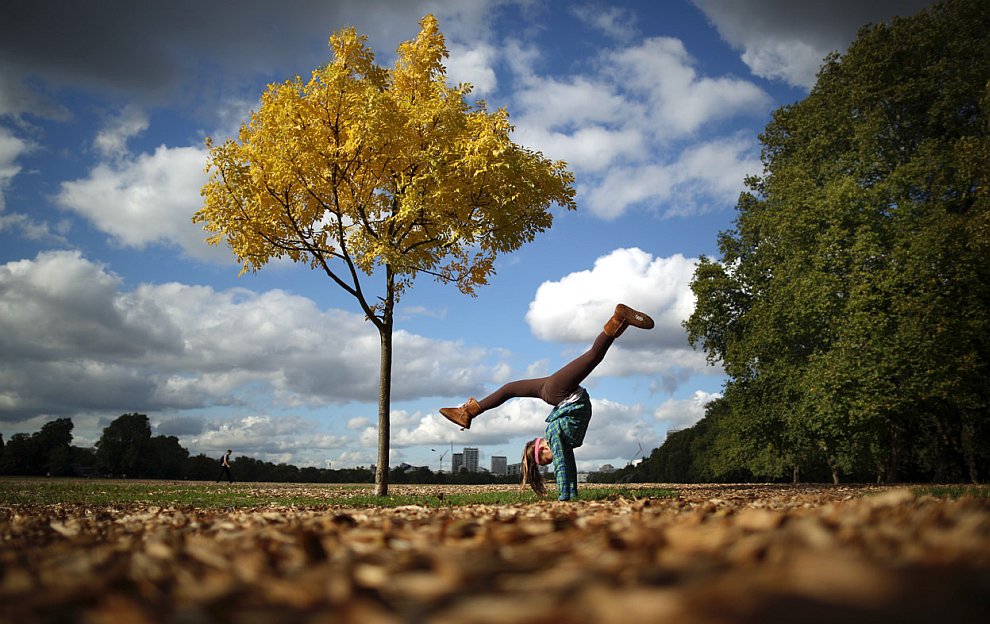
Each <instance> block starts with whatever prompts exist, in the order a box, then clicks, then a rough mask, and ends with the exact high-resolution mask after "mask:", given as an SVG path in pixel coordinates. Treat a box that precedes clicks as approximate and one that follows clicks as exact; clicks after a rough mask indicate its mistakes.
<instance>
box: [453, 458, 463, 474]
mask: <svg viewBox="0 0 990 624" xmlns="http://www.w3.org/2000/svg"><path fill="white" fill-rule="evenodd" d="M463 467H464V453H454V457H453V458H452V459H451V460H450V471H451V472H452V473H454V474H457V473H458V472H460V471H461V468H463Z"/></svg>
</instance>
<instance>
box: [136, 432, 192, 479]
mask: <svg viewBox="0 0 990 624" xmlns="http://www.w3.org/2000/svg"><path fill="white" fill-rule="evenodd" d="M188 459H189V451H187V450H186V449H184V448H183V447H182V445H180V444H179V439H178V438H177V437H175V436H163V435H157V436H155V437H153V438H151V439H150V440H148V454H147V456H146V457H145V467H144V474H146V475H147V476H149V477H153V478H156V479H180V478H182V477H183V470H184V468H185V465H186V460H188Z"/></svg>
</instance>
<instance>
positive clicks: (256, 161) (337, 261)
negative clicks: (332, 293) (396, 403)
mask: <svg viewBox="0 0 990 624" xmlns="http://www.w3.org/2000/svg"><path fill="white" fill-rule="evenodd" d="M420 27H421V29H420V33H419V35H418V36H417V37H416V39H415V40H413V41H408V42H406V43H403V44H402V45H401V46H399V49H398V58H397V60H396V62H395V65H394V67H393V68H391V69H387V68H383V67H380V66H378V65H377V64H375V59H374V55H373V54H372V52H371V50H370V49H369V48H368V47H367V45H366V37H364V36H359V35H358V34H357V32H356V31H355V30H354V29H353V28H345V29H343V30H340V31H339V32H337V33H335V34H334V35H332V36H331V37H330V47H331V49H332V51H333V58H332V59H331V61H330V62H329V63H328V64H327V65H325V66H323V67H320V68H319V69H317V70H315V71H314V72H313V75H312V78H311V79H310V80H309V81H308V82H304V81H303V80H302V79H301V78H299V77H296V78H295V79H292V80H288V81H286V82H284V83H281V84H272V85H269V86H268V88H267V90H266V91H265V93H264V94H263V95H262V98H261V105H260V108H259V110H258V111H257V112H254V113H252V114H251V118H250V120H249V121H248V122H247V123H246V124H244V125H243V126H242V127H241V131H240V136H239V139H240V140H239V141H235V140H232V139H228V140H227V141H225V142H224V143H222V144H219V145H217V144H214V143H213V142H211V141H210V140H207V146H208V147H209V148H210V159H209V164H208V166H207V172H208V173H209V174H210V178H209V181H208V182H207V183H206V185H205V186H204V187H203V189H202V195H203V197H204V204H203V207H202V208H201V209H200V210H199V211H198V212H196V214H195V215H194V217H193V221H194V222H197V223H202V224H203V228H204V229H205V230H206V231H208V232H211V233H212V234H211V236H210V237H209V238H208V239H207V241H208V242H209V243H210V244H213V245H216V244H220V243H221V242H223V241H226V243H227V244H228V245H230V248H231V249H232V250H233V252H234V254H235V255H236V256H237V258H238V260H239V261H240V262H241V263H242V274H243V273H244V272H247V271H257V270H259V269H261V268H262V267H263V266H265V265H266V264H267V263H268V262H269V261H270V260H272V259H273V258H284V257H288V258H291V259H292V260H293V261H295V262H306V263H308V264H309V265H310V267H311V268H313V269H320V270H322V271H323V272H324V273H326V274H327V276H329V278H330V279H331V280H333V282H334V283H336V284H337V285H338V286H340V287H341V288H343V289H344V290H345V291H346V292H348V293H350V294H351V295H352V296H353V297H354V298H355V299H356V300H357V301H358V304H359V305H360V306H361V309H362V310H363V311H364V314H365V315H366V317H367V319H368V320H370V321H371V322H372V323H374V325H375V327H376V328H377V329H378V332H379V335H380V338H381V361H380V379H379V403H378V471H377V475H376V477H375V492H376V494H378V495H382V496H384V495H386V494H387V493H388V465H389V464H388V451H389V409H390V394H391V375H392V332H393V322H394V320H393V310H394V307H395V304H396V302H397V301H398V299H399V297H400V296H401V294H402V292H403V291H404V290H405V289H406V288H408V287H409V286H410V285H411V284H412V282H413V281H414V280H415V278H416V276H417V275H419V274H420V273H425V274H427V275H431V276H433V277H434V278H436V279H438V280H440V281H443V282H449V283H455V284H456V285H457V286H458V288H459V289H460V290H461V292H463V293H465V294H473V293H474V290H475V288H477V287H478V286H482V285H484V284H486V283H487V279H488V276H489V275H490V274H492V273H493V272H494V262H495V258H496V256H497V255H498V254H499V253H508V252H512V251H514V250H516V249H518V248H519V247H520V246H522V245H523V244H524V243H527V242H530V241H532V240H533V239H534V237H535V236H536V234H538V233H539V232H542V231H544V230H546V229H548V228H549V227H550V226H551V224H552V222H553V215H552V214H551V212H550V208H551V206H553V205H555V204H556V205H558V206H561V207H564V208H567V209H570V210H573V209H574V208H575V203H574V190H573V187H572V185H573V182H574V176H573V174H572V173H571V172H569V171H568V170H567V168H566V165H565V163H563V162H559V161H556V162H554V161H550V160H548V159H546V158H544V156H543V155H542V154H541V153H539V152H536V151H533V150H530V149H527V148H525V147H522V146H519V145H517V144H515V143H513V142H512V140H511V139H510V138H509V133H510V131H511V130H512V127H511V125H510V124H509V120H508V113H507V112H506V110H505V109H499V110H497V111H494V112H489V111H488V110H487V109H486V107H485V104H484V102H478V103H477V104H476V105H473V106H472V105H469V104H468V103H467V102H466V97H467V96H468V95H469V93H470V92H471V86H470V85H467V84H461V85H458V86H456V87H452V86H449V85H448V84H447V82H446V70H445V68H444V65H443V60H444V59H445V58H446V57H447V48H446V45H445V43H444V37H443V34H442V33H441V32H440V31H439V29H438V26H437V21H436V19H435V18H434V17H433V16H432V15H427V16H426V17H424V18H423V19H422V20H421V21H420ZM372 282H373V283H374V284H375V287H376V288H377V289H380V290H378V291H377V294H376V296H374V297H371V296H369V294H368V293H369V291H368V290H367V289H366V288H365V286H367V285H368V283H372Z"/></svg>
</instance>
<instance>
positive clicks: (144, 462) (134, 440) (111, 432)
mask: <svg viewBox="0 0 990 624" xmlns="http://www.w3.org/2000/svg"><path fill="white" fill-rule="evenodd" d="M150 452H151V423H150V422H148V417H147V416H146V415H144V414H123V415H122V416H120V417H118V418H116V419H115V420H114V421H113V422H111V423H110V424H109V425H108V426H107V427H105V428H104V429H103V434H102V435H101V436H100V439H99V440H97V442H96V459H97V462H98V463H99V466H100V469H101V470H102V471H104V472H105V473H107V474H110V475H115V476H127V477H141V476H146V475H147V471H148V466H149V457H150Z"/></svg>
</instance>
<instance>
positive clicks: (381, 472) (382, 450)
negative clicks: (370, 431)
mask: <svg viewBox="0 0 990 624" xmlns="http://www.w3.org/2000/svg"><path fill="white" fill-rule="evenodd" d="M385 270H386V278H385V279H386V288H387V294H386V297H385V299H383V300H382V306H383V309H382V315H381V323H380V324H379V325H378V334H379V336H380V338H381V357H380V361H379V364H380V367H379V371H378V465H377V469H376V470H375V496H388V469H389V465H388V464H389V457H388V450H389V438H390V436H391V425H390V420H389V414H390V413H391V407H392V327H393V319H392V310H393V308H394V306H395V275H394V274H393V273H392V269H391V267H386V268H385Z"/></svg>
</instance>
